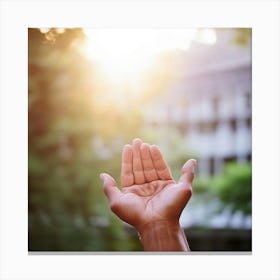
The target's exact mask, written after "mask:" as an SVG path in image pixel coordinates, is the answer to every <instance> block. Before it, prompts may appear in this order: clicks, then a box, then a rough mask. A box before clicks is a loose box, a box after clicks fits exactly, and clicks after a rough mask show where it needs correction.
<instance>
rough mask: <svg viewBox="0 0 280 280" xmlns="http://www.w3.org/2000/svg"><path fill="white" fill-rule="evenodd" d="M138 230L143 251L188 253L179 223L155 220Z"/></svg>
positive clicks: (188, 249)
mask: <svg viewBox="0 0 280 280" xmlns="http://www.w3.org/2000/svg"><path fill="white" fill-rule="evenodd" d="M137 229H138V235H139V239H140V241H141V242H142V244H143V246H144V250H145V251H190V248H189V246H188V243H187V239H186V236H185V233H184V230H183V229H182V228H181V226H180V224H179V221H177V220H175V221H168V220H157V221H153V222H149V223H147V224H144V225H142V226H140V227H138V228H137Z"/></svg>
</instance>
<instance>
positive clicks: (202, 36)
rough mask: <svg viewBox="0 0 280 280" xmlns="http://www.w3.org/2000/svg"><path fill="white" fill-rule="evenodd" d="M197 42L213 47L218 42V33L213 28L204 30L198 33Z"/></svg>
mask: <svg viewBox="0 0 280 280" xmlns="http://www.w3.org/2000/svg"><path fill="white" fill-rule="evenodd" d="M197 37H198V38H197V40H198V41H199V42H201V43H203V44H207V45H213V44H215V43H216V41H217V36H216V32H215V30H214V29H212V28H203V29H200V30H199V31H198V32H197Z"/></svg>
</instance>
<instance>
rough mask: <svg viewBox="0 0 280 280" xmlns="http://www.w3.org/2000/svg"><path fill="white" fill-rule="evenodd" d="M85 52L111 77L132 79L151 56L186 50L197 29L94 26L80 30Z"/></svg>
mask: <svg viewBox="0 0 280 280" xmlns="http://www.w3.org/2000/svg"><path fill="white" fill-rule="evenodd" d="M83 30H84V33H85V34H86V36H87V45H86V50H85V52H86V55H87V56H88V57H89V58H90V59H93V60H95V61H96V62H97V63H98V64H99V66H100V67H101V68H102V69H103V70H104V72H106V74H107V75H109V76H110V77H111V78H112V79H115V80H120V79H122V78H125V77H126V78H129V79H133V78H135V77H137V76H139V75H141V73H142V72H143V71H145V70H146V69H147V67H149V63H151V60H152V58H153V57H154V56H155V55H156V54H158V53H160V52H162V51H166V50H175V49H181V50H187V49H188V48H189V47H190V44H191V41H192V40H193V39H194V37H195V34H196V31H197V30H196V29H171V28H170V29H166V28H165V29H159V28H158V29H152V28H151V29H142V28H133V29H132V28H123V29H118V28H95V29H83Z"/></svg>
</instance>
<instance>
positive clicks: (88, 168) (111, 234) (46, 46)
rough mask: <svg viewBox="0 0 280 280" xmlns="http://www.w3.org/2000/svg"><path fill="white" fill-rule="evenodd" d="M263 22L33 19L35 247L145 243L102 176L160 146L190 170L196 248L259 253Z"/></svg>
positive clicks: (188, 224)
mask: <svg viewBox="0 0 280 280" xmlns="http://www.w3.org/2000/svg"><path fill="white" fill-rule="evenodd" d="M251 63H252V61H251V29H246V28H199V29H183V28H182V29H180V28H178V29H168V28H166V29H164V28H158V29H153V28H151V29H141V28H124V29H116V28H100V29H82V28H29V29H28V227H29V228H28V248H29V251H142V250H143V249H142V246H141V244H140V242H139V240H138V236H137V233H136V231H135V230H134V229H133V228H132V227H131V226H129V225H127V224H125V223H123V222H122V221H121V220H119V218H117V217H116V216H115V215H114V214H113V213H112V212H111V210H110V208H109V205H108V202H107V200H106V197H105V195H104V193H103V190H102V184H101V181H100V179H99V174H100V173H101V172H108V173H110V174H111V175H112V176H114V177H115V178H116V179H117V182H118V183H119V182H120V180H119V179H120V178H119V177H120V168H121V166H120V163H121V152H122V147H123V145H124V144H126V143H131V142H132V139H133V138H136V137H140V138H141V139H142V140H143V141H145V142H148V143H151V144H157V145H158V146H159V147H160V149H161V150H162V152H163V154H164V157H165V159H166V161H167V163H168V165H169V166H170V167H171V170H172V173H173V175H174V178H175V179H176V180H177V179H178V178H179V176H180V170H181V167H182V165H183V164H184V162H185V161H186V160H187V159H189V158H196V159H197V160H198V167H197V170H196V178H195V182H194V185H193V196H192V198H191V200H190V202H189V204H188V205H187V207H186V208H185V210H184V211H183V213H182V216H181V219H180V223H181V225H182V226H183V228H184V230H185V232H186V235H187V238H188V241H189V244H190V247H191V249H192V251H251V227H252V218H251V212H252V205H251V193H252V174H251V172H252V169H251V135H252V129H251V127H252V126H251V119H252V115H251V114H252V108H251V98H252V96H251V95H252V89H251Z"/></svg>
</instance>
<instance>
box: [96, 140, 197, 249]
mask: <svg viewBox="0 0 280 280" xmlns="http://www.w3.org/2000/svg"><path fill="white" fill-rule="evenodd" d="M195 166H196V161H195V160H193V159H192V160H189V161H187V162H186V163H185V164H184V166H183V168H182V176H181V177H180V179H179V181H178V182H177V183H176V182H175V180H174V179H173V177H172V174H171V172H170V170H169V168H168V166H167V164H166V162H165V161H164V159H163V157H162V154H161V152H160V150H159V148H158V147H157V146H155V145H148V144H146V143H143V142H142V141H141V140H140V139H134V141H133V144H132V145H125V146H124V149H123V153H122V169H121V185H122V189H121V190H120V189H119V188H118V187H117V185H116V181H115V180H114V178H112V177H111V176H110V175H109V174H106V173H102V174H101V175H100V178H101V179H102V181H103V185H104V192H105V194H106V196H107V197H108V200H109V203H110V207H111V209H112V211H113V212H114V213H115V214H116V215H117V216H118V217H119V218H120V219H122V220H123V221H125V222H127V223H129V224H130V225H132V226H134V227H135V228H136V230H137V231H138V232H139V235H140V240H141V241H142V244H143V246H144V250H146V251H189V250H190V248H189V246H188V243H187V240H186V237H185V234H184V231H183V230H182V229H181V227H180V225H179V218H180V215H181V213H182V211H183V209H184V207H185V206H186V204H187V202H188V201H189V199H190V197H191V194H192V181H193V178H194V169H195Z"/></svg>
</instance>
